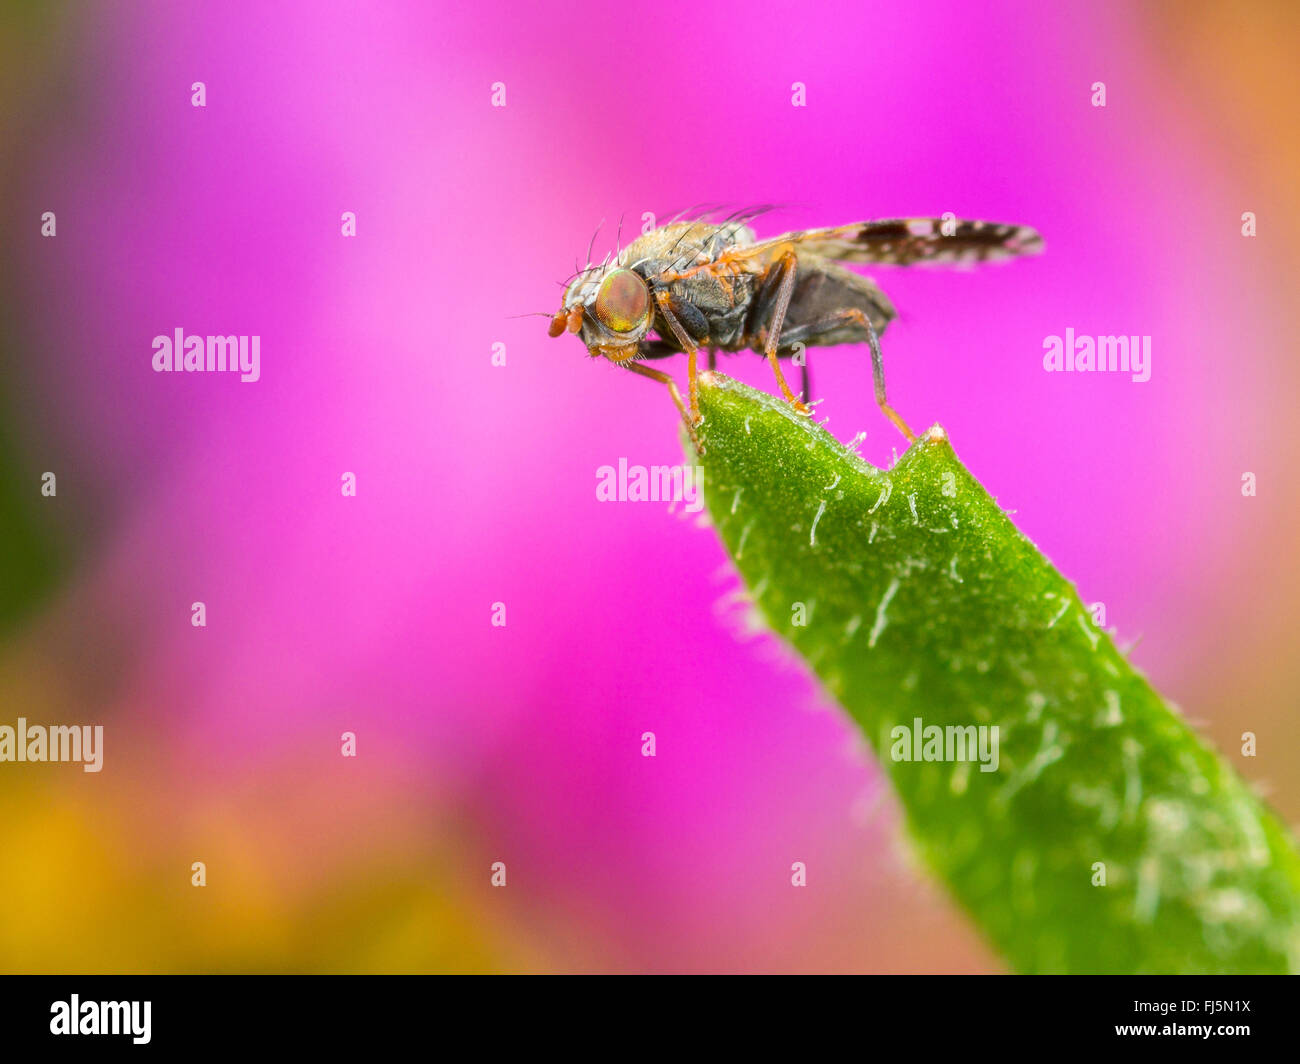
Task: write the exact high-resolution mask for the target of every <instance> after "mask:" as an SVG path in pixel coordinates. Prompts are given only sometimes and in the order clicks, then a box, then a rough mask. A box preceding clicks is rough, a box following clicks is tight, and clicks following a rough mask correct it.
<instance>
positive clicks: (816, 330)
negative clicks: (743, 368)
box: [786, 307, 916, 443]
mask: <svg viewBox="0 0 1300 1064" xmlns="http://www.w3.org/2000/svg"><path fill="white" fill-rule="evenodd" d="M846 322H848V323H851V324H854V325H858V326H861V328H862V330H863V331H864V332H865V333H866V334H867V346H868V347H869V348H871V379H872V382H873V384H874V385H875V391H876V405H877V406H879V407H880V410H881V413H883V414H884V415H885V417H887V418H889V420H890V421H892V422H893V423H894V425H895V427H896V428H897V429H898V431H899V432H901V433H902V434H903V435H904V436H905V437H906V438H907V442H908V443H915V442H916V434H915V433H914V432H913V431H912V430H911V429H910V428H908V427H907V422H906V421H904V420H903V418H902V416H901V415H900V414H899V413H898V411H896V410H895V409H894V408H893V407H892V406H890V405H889V400H888V399H887V398H886V397H885V359H884V356H883V355H882V354H881V353H880V337H879V336H877V335H876V327H875V326H874V325H872V324H871V319H870V318H869V317H867V315H866V313H865V312H864V311H862V310H860V309H859V308H857V307H846V308H845V309H844V310H840V311H837V312H836V313H834V314H831V315H828V316H827V317H825V318H823V319H822V320H821V321H816V322H811V323H810V324H808V325H800V326H799V327H798V328H797V329H791V330H790V332H788V333H786V341H787V342H791V341H795V340H800V341H803V342H805V343H815V342H816V338H817V336H818V335H822V334H825V333H828V332H830V331H832V330H833V329H836V328H839V327H842V326H843V325H844V324H845V323H846Z"/></svg>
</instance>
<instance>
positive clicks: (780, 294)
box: [763, 251, 809, 414]
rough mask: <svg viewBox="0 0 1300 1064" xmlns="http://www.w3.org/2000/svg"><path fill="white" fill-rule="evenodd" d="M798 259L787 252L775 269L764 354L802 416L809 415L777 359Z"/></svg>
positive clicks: (779, 382) (777, 381)
mask: <svg viewBox="0 0 1300 1064" xmlns="http://www.w3.org/2000/svg"><path fill="white" fill-rule="evenodd" d="M797 263H798V258H797V257H796V255H795V253H794V252H793V251H787V252H786V253H785V254H784V255H782V256H781V258H780V260H779V261H778V262H777V264H776V265H775V266H774V267H773V270H774V271H775V277H776V280H777V289H776V299H775V303H774V305H773V308H772V321H771V323H770V324H769V325H768V327H767V333H766V335H765V337H764V340H763V354H765V355H766V356H767V361H768V364H769V365H771V367H772V372H773V373H774V374H776V383H777V384H779V385H780V386H781V394H782V395H784V396H785V398H786V402H788V403H789V404H790V405H791V406H793V407H794V408H795V409H796V410H798V411H799V413H801V414H807V413H809V410H808V407H806V406H805V405H804V404H803V403H802V402H801V401H800V399H799V397H798V396H797V395H795V394H794V392H792V391H791V390H790V385H788V384H786V382H785V375H784V374H783V373H782V372H781V364H780V363H779V362H778V361H777V359H776V349H777V346H778V345H779V344H780V342H781V327H782V326H783V325H784V324H785V312H786V311H787V310H788V309H789V308H790V297H791V296H792V295H793V294H794V273H795V267H796V265H797Z"/></svg>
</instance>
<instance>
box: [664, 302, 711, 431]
mask: <svg viewBox="0 0 1300 1064" xmlns="http://www.w3.org/2000/svg"><path fill="white" fill-rule="evenodd" d="M654 297H655V303H656V304H658V306H659V313H660V315H662V317H663V319H664V321H666V322H667V323H668V329H669V331H670V332H671V333H672V334H673V338H674V339H675V340H676V341H677V342H678V343H679V344H680V345H681V348H682V350H683V351H685V352H686V382H687V394H689V395H690V406H691V414H690V418H689V421H690V424H691V425H692V426H695V425H698V424H699V423H700V420H701V419H700V382H699V365H698V361H697V360H698V356H699V353H700V348H699V345H698V344H697V343H696V342H695V340H693V339H692V338H691V336H690V334H689V333H687V331H686V330H685V328H683V327H682V323H681V322H680V321H679V320H678V318H677V315H676V314H674V313H673V298H672V296H670V295H669V294H668V293H667V292H666V291H665V290H664V289H662V288H660V289H656V290H655V294H654ZM694 437H695V432H694V429H693V428H692V431H691V438H692V439H694Z"/></svg>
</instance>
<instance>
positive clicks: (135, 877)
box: [0, 765, 544, 973]
mask: <svg viewBox="0 0 1300 1064" xmlns="http://www.w3.org/2000/svg"><path fill="white" fill-rule="evenodd" d="M65 770H72V771H75V769H70V767H69V766H44V765H43V766H25V767H24V768H23V769H22V770H21V771H26V772H29V773H31V774H32V779H33V781H35V780H36V779H38V778H40V777H41V776H43V777H44V781H43V782H41V783H39V784H36V785H35V786H27V787H21V788H20V787H16V786H13V785H10V786H8V787H6V788H5V790H4V791H3V793H2V795H0V800H2V801H3V807H4V810H5V814H4V817H3V820H2V821H0V898H2V899H3V904H0V967H3V969H4V970H5V971H10V972H14V971H17V972H67V971H78V972H92V973H93V972H362V973H365V972H395V973H400V972H422V971H438V972H493V971H533V970H540V969H541V968H542V967H544V963H543V960H542V958H540V957H538V956H535V955H533V954H532V953H531V951H529V950H528V949H526V948H524V947H522V946H521V944H520V943H521V942H522V941H523V936H522V935H520V934H518V933H514V932H512V931H510V926H511V920H510V915H509V914H508V913H505V914H503V913H502V912H501V911H499V910H497V909H495V908H494V907H492V906H491V905H490V899H491V898H493V897H494V895H493V894H492V893H491V892H490V888H489V887H487V878H488V877H487V868H488V864H489V862H487V861H484V862H483V863H482V865H481V867H482V869H483V875H482V881H483V882H482V886H481V887H477V888H474V887H467V885H465V884H455V883H451V882H449V881H448V879H447V877H446V875H445V874H444V873H443V872H442V871H441V869H443V868H447V867H457V866H459V865H460V864H461V863H463V861H464V855H465V852H466V850H467V849H468V848H469V847H468V846H467V845H466V844H465V843H464V842H463V841H462V842H460V843H453V842H452V841H451V840H449V839H444V840H441V843H440V846H441V849H443V850H445V851H446V852H448V853H455V854H456V857H455V858H454V859H449V860H448V861H447V862H445V863H444V862H441V861H440V860H439V859H438V853H439V852H440V850H439V849H436V848H431V847H430V844H429V841H428V839H427V838H421V839H418V840H416V839H407V840H405V846H406V850H407V853H406V854H405V855H403V854H402V853H400V852H399V850H400V849H401V847H400V846H399V837H398V836H397V835H394V836H393V837H391V838H390V839H388V840H386V841H385V842H384V845H383V847H382V848H381V850H380V852H376V848H375V847H373V846H367V847H364V850H365V856H364V857H363V858H362V860H360V861H358V862H354V861H352V860H347V859H345V858H344V857H343V855H334V856H330V857H327V858H325V859H323V860H322V859H320V858H321V855H313V856H315V857H316V858H317V859H316V860H315V861H314V862H311V863H313V864H314V865H315V866H316V870H317V875H316V876H315V877H314V879H313V880H312V881H309V882H305V883H304V882H301V881H300V880H297V879H296V878H295V877H291V876H286V875H281V874H279V871H278V870H277V861H279V862H280V864H281V865H283V864H284V863H285V862H289V863H291V862H293V861H300V862H301V861H302V860H303V850H304V849H306V848H309V847H310V845H311V842H310V840H309V838H303V839H300V840H298V841H295V840H294V839H293V838H291V837H288V835H287V834H286V833H281V832H275V831H268V830H267V828H266V826H265V824H259V823H258V822H257V821H241V820H240V819H237V818H236V819H231V818H229V816H228V814H229V812H230V810H215V811H209V812H208V813H207V814H206V815H207V820H208V822H207V823H205V824H203V825H202V826H201V827H200V828H199V829H198V830H197V831H196V832H195V835H196V837H202V838H205V839H206V840H207V843H206V844H205V845H204V846H203V847H201V848H202V849H203V851H204V853H203V855H202V856H203V857H205V858H207V860H206V862H205V863H206V865H207V885H206V886H203V887H198V886H194V885H192V883H191V876H192V873H191V863H192V862H191V857H194V856H195V855H194V854H193V853H191V852H184V853H182V852H180V850H179V849H178V848H176V847H173V846H172V845H171V844H168V845H167V846H165V847H163V848H162V850H161V851H160V850H159V849H158V847H157V845H156V841H154V842H149V841H147V840H141V839H140V838H138V837H136V836H135V834H134V833H133V823H132V822H133V820H135V818H134V817H132V816H130V815H124V813H125V810H122V809H117V810H111V809H109V810H106V809H105V808H104V807H103V805H102V803H100V802H95V803H90V802H86V801H84V800H82V799H79V798H69V797H67V796H66V795H64V794H61V793H60V788H59V786H58V781H57V780H52V779H51V775H50V773H58V772H63V771H65ZM12 771H13V767H11V772H12ZM11 779H12V776H11ZM46 781H48V782H46ZM145 822H146V823H147V822H148V821H145ZM355 830H357V826H356V825H349V828H348V834H350V833H352V832H353V831H355ZM259 831H260V832H261V835H260V836H259V834H258V833H259ZM250 843H251V844H250ZM268 847H271V848H272V849H268ZM274 848H278V849H279V853H278V855H277V853H276V852H274ZM489 910H491V911H489Z"/></svg>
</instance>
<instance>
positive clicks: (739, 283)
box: [550, 210, 1043, 442]
mask: <svg viewBox="0 0 1300 1064" xmlns="http://www.w3.org/2000/svg"><path fill="white" fill-rule="evenodd" d="M760 213H762V210H753V211H747V212H744V213H742V214H740V215H737V216H733V217H731V218H729V219H727V220H725V221H723V222H721V223H718V224H713V223H708V222H703V221H680V222H672V223H670V224H668V225H664V226H660V227H659V228H658V229H655V230H653V231H652V232H650V233H647V234H646V235H645V236H642V237H640V238H639V239H637V240H635V241H634V242H633V243H631V244H629V245H628V246H627V247H626V248H624V249H623V250H622V251H620V252H619V253H618V255H617V257H616V258H614V259H613V260H612V261H610V260H606V261H605V262H602V263H600V264H598V265H591V264H588V265H587V267H586V268H585V269H582V270H580V271H579V272H578V274H577V276H576V277H575V278H574V280H573V281H572V282H571V283H570V284H569V286H568V287H567V289H566V290H565V294H564V303H563V305H562V306H561V308H560V310H559V311H558V312H557V313H556V314H555V316H554V317H553V318H552V320H551V326H550V334H551V335H552V336H559V335H560V334H561V333H563V332H564V331H565V330H566V329H567V330H568V331H569V332H571V333H576V334H578V335H580V336H581V337H582V342H583V343H584V344H586V345H587V351H588V352H589V353H590V354H591V355H592V357H600V356H603V357H605V358H607V359H609V360H610V361H611V362H615V363H617V364H619V365H622V366H626V367H627V368H628V369H630V370H631V371H632V372H633V373H639V374H640V375H641V376H643V377H649V378H651V379H652V380H657V381H661V382H663V383H664V384H666V385H667V386H668V390H669V392H670V393H671V394H672V398H673V402H674V403H676V404H677V408H678V410H680V411H681V413H682V417H683V418H684V419H685V421H686V424H687V427H688V428H689V429H691V430H692V436H694V426H695V425H696V424H698V423H699V420H700V412H699V401H698V387H697V376H698V366H697V356H698V353H699V351H700V350H701V349H704V350H705V351H707V352H708V356H709V366H710V368H712V366H713V364H714V358H715V353H716V352H718V351H723V352H734V351H757V352H760V353H762V354H763V355H765V356H766V357H767V360H768V362H769V363H770V364H771V366H772V371H773V373H775V374H776V382H777V384H778V385H779V386H780V388H781V394H782V395H784V396H785V398H786V399H787V400H788V401H789V402H790V403H791V404H792V405H793V406H794V408H795V409H796V410H798V411H799V412H800V413H805V414H806V413H808V407H807V405H806V404H805V400H807V399H808V398H809V395H808V378H807V366H806V364H801V371H802V374H803V382H802V383H803V388H802V392H803V394H802V398H801V397H800V396H796V395H795V394H794V392H792V391H791V390H790V386H789V385H788V384H787V383H786V380H785V376H784V375H783V374H782V372H781V366H780V362H779V360H780V359H783V358H789V357H790V356H791V355H793V354H794V352H795V351H796V350H801V349H802V348H805V347H830V346H833V345H835V344H847V343H863V342H865V343H866V344H867V346H868V347H869V348H870V350H871V369H872V376H873V379H874V382H875V393H876V402H877V403H878V404H879V405H880V409H881V410H882V411H884V413H885V415H886V416H887V417H888V418H889V419H890V420H891V421H892V422H893V423H894V424H895V425H897V426H898V428H899V430H900V431H901V432H902V433H903V435H904V436H906V437H907V439H908V440H909V442H910V441H911V440H914V439H915V438H916V437H915V435H914V434H913V432H912V430H911V429H910V428H908V427H907V423H906V422H905V421H904V420H903V419H902V417H900V416H899V415H898V413H897V412H895V411H894V410H893V408H892V407H890V405H889V403H888V401H887V400H886V398H885V369H884V364H883V362H882V359H881V354H880V339H879V337H880V334H881V333H882V332H884V331H885V327H886V326H887V325H888V324H889V323H890V321H892V320H893V319H894V317H895V316H896V312H895V310H894V306H893V304H892V303H890V301H889V298H888V297H887V296H886V295H885V293H884V292H882V291H881V290H880V289H879V288H878V287H877V286H876V284H875V283H874V282H873V281H871V280H869V279H868V278H866V277H863V276H861V275H859V274H856V273H854V272H853V271H851V270H847V269H845V268H844V267H843V266H841V265H839V263H840V262H861V263H881V264H887V265H891V266H909V265H912V264H925V265H973V264H975V263H981V262H993V261H997V260H1000V259H1009V258H1012V257H1014V256H1017V255H1033V254H1037V253H1038V252H1040V251H1041V250H1042V248H1043V242H1042V239H1041V238H1040V237H1039V235H1038V233H1037V232H1036V231H1035V230H1033V229H1030V228H1028V227H1026V226H1019V225H999V224H997V223H994V222H975V221H963V220H961V219H958V218H953V217H951V216H945V217H944V218H897V219H891V220H888V221H875V222H854V223H853V224H851V225H841V226H835V227H833V228H829V229H805V230H801V231H798V232H792V233H786V234H784V235H782V236H778V237H773V238H772V239H770V240H764V241H761V242H759V241H756V240H755V237H754V232H753V230H752V229H750V227H749V222H750V221H752V220H753V219H754V218H755V217H757V216H758V215H759V214H760ZM652 334H653V335H652ZM682 352H685V354H686V356H687V377H688V381H689V387H688V396H689V398H688V400H687V401H683V399H682V396H681V393H680V392H679V391H678V389H677V385H676V383H675V382H674V381H673V379H672V378H671V377H670V376H669V375H668V374H666V373H661V372H659V371H657V370H653V369H650V368H649V367H648V366H644V365H642V363H643V362H645V361H647V360H650V359H657V358H667V357H669V356H671V355H675V354H680V353H682Z"/></svg>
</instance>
